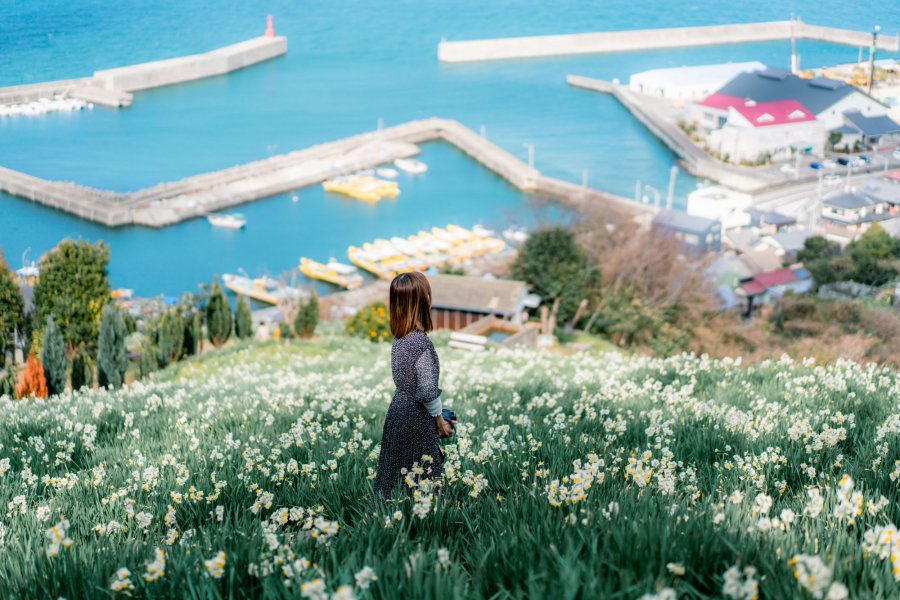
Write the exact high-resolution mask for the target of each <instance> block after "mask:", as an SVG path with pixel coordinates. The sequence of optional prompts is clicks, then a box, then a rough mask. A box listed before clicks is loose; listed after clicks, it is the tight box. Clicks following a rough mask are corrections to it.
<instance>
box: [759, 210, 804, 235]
mask: <svg viewBox="0 0 900 600" xmlns="http://www.w3.org/2000/svg"><path fill="white" fill-rule="evenodd" d="M747 212H748V213H749V214H750V225H751V226H752V227H758V228H759V230H760V233H762V234H764V235H773V234H775V233H778V232H779V231H781V230H782V229H786V228H788V227H793V226H794V225H796V224H797V219H796V218H795V217H792V216H790V215H785V214H782V213H780V212H776V211H774V210H759V209H756V208H751V209H750V210H748V211H747Z"/></svg>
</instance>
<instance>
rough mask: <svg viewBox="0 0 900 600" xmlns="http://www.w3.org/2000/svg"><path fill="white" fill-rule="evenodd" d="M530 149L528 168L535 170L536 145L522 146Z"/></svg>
mask: <svg viewBox="0 0 900 600" xmlns="http://www.w3.org/2000/svg"><path fill="white" fill-rule="evenodd" d="M522 145H523V146H525V147H526V148H528V167H529V168H531V169H533V168H534V144H522Z"/></svg>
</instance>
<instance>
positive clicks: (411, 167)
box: [394, 158, 428, 175]
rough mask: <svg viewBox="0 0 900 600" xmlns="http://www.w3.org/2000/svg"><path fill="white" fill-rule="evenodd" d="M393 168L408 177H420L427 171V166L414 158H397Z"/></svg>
mask: <svg viewBox="0 0 900 600" xmlns="http://www.w3.org/2000/svg"><path fill="white" fill-rule="evenodd" d="M394 166H395V167H397V168H398V169H400V170H401V171H403V172H404V173H409V174H410V175H421V174H422V173H424V172H425V171H427V170H428V165H426V164H425V163H423V162H422V161H420V160H416V159H414V158H398V159H397V160H395V161H394Z"/></svg>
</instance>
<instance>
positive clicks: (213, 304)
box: [206, 278, 232, 348]
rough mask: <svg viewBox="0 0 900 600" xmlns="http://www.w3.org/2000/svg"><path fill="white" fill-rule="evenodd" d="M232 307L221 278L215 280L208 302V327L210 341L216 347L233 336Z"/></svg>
mask: <svg viewBox="0 0 900 600" xmlns="http://www.w3.org/2000/svg"><path fill="white" fill-rule="evenodd" d="M231 326H232V317H231V307H230V306H229V305H228V298H226V297H225V292H223V291H222V288H221V287H219V279H218V278H216V280H215V281H214V282H213V286H212V290H211V292H210V297H209V302H207V304H206V329H207V331H208V333H209V341H210V342H212V344H213V346H215V347H216V348H221V347H222V344H224V343H225V342H227V341H228V338H229V337H230V336H231Z"/></svg>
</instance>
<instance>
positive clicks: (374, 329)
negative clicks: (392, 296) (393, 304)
mask: <svg viewBox="0 0 900 600" xmlns="http://www.w3.org/2000/svg"><path fill="white" fill-rule="evenodd" d="M345 331H346V332H347V334H348V335H353V336H357V337H361V338H365V339H367V340H369V341H370V342H383V341H385V340H389V339H390V338H391V322H390V318H389V317H388V310H387V307H386V306H385V305H384V302H374V303H372V304H369V305H368V306H364V307H362V308H361V309H359V310H358V311H356V314H355V315H353V316H352V317H350V318H349V319H348V320H347V324H346V326H345Z"/></svg>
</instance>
